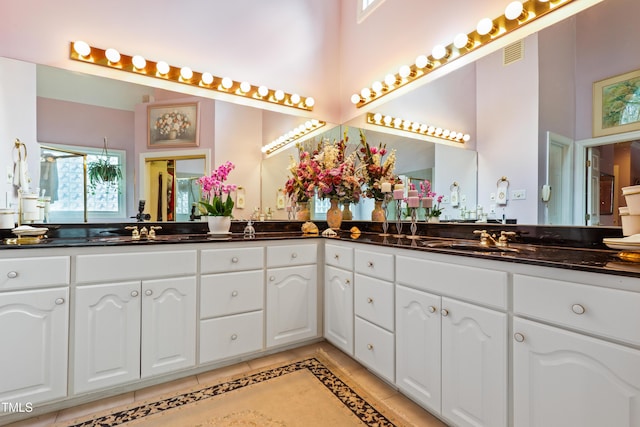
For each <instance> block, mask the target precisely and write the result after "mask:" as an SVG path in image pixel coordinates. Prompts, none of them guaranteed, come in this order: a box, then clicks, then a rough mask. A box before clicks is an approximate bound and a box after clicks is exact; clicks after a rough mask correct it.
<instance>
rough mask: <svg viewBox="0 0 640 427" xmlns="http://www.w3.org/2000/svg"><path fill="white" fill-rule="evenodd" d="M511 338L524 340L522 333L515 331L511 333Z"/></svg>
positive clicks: (519, 340)
mask: <svg viewBox="0 0 640 427" xmlns="http://www.w3.org/2000/svg"><path fill="white" fill-rule="evenodd" d="M513 339H514V340H516V341H518V342H523V341H524V335H522V334H521V333H520V332H516V333H515V334H513Z"/></svg>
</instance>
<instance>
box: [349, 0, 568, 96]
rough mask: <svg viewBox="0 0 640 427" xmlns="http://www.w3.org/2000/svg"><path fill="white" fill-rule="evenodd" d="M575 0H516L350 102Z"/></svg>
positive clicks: (381, 93)
mask: <svg viewBox="0 0 640 427" xmlns="http://www.w3.org/2000/svg"><path fill="white" fill-rule="evenodd" d="M572 1H574V0H550V1H547V0H529V1H526V2H524V3H521V2H519V1H513V2H511V3H509V5H507V7H506V9H505V14H504V15H502V16H499V17H498V18H496V19H493V20H491V19H489V18H485V19H482V20H481V21H480V22H479V23H478V26H477V28H476V30H475V31H472V32H470V33H468V34H464V33H460V34H458V35H457V36H456V37H455V39H454V41H453V43H451V44H449V45H447V46H443V45H437V46H435V47H434V48H433V50H432V52H431V54H430V55H420V56H418V57H417V58H416V60H415V62H414V64H412V65H403V66H402V67H400V69H399V70H398V72H397V73H395V74H388V75H387V76H386V77H385V78H384V80H382V81H377V82H374V83H373V84H372V85H371V86H370V87H365V88H363V89H362V90H361V91H360V93H359V94H358V93H356V94H353V95H352V96H351V102H352V103H353V104H354V105H355V106H356V107H358V108H360V107H363V106H365V105H367V104H369V103H371V102H373V101H375V100H377V99H380V98H382V97H383V96H385V95H387V94H388V93H391V92H393V91H394V90H396V89H399V88H401V87H403V86H405V85H407V84H409V83H411V82H413V81H415V80H417V79H419V78H420V77H423V76H425V75H427V74H429V73H430V72H432V71H434V70H435V69H437V68H439V67H441V66H443V65H444V64H447V63H449V62H451V61H455V60H456V59H458V58H460V57H462V56H464V55H466V54H467V53H469V52H471V51H474V50H476V49H478V48H479V47H481V46H484V45H486V44H488V43H490V42H491V41H493V40H496V39H498V38H500V37H502V36H504V35H505V34H508V33H510V32H511V31H513V30H516V29H517V28H520V27H521V26H522V25H524V24H527V23H529V22H532V21H534V20H536V19H538V18H541V17H543V16H545V15H547V14H549V13H550V12H553V11H554V10H557V9H558V8H559V7H561V6H564V5H566V4H569V3H571V2H572ZM520 5H522V7H520ZM507 15H509V16H508V17H507Z"/></svg>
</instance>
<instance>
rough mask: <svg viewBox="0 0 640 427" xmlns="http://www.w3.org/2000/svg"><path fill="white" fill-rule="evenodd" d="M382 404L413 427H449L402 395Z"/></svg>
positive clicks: (384, 400) (386, 400)
mask: <svg viewBox="0 0 640 427" xmlns="http://www.w3.org/2000/svg"><path fill="white" fill-rule="evenodd" d="M382 402H383V403H384V404H385V405H387V406H388V407H389V408H391V409H392V410H393V411H394V412H396V413H397V414H398V415H400V416H402V417H403V418H404V419H405V420H406V421H408V422H409V423H411V425H413V426H420V427H446V426H447V425H446V424H445V423H443V422H442V421H440V420H439V419H438V418H436V417H435V416H434V415H432V414H431V413H429V412H428V411H425V410H424V409H423V408H422V407H421V406H419V405H418V404H416V403H415V402H413V401H411V400H410V399H408V398H406V397H405V396H403V395H402V394H399V393H398V394H396V395H394V396H391V397H389V398H387V399H383V400H382Z"/></svg>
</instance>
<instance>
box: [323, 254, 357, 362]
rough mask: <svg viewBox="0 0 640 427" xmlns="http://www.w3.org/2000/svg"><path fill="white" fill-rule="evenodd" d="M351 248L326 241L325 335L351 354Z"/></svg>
mask: <svg viewBox="0 0 640 427" xmlns="http://www.w3.org/2000/svg"><path fill="white" fill-rule="evenodd" d="M353 334H354V332H353V249H352V248H350V247H344V246H338V245H333V244H329V243H327V244H325V270H324V337H325V338H326V339H327V341H329V342H331V343H332V344H333V345H335V346H336V347H338V348H339V349H340V350H342V351H344V352H345V353H347V354H348V355H349V356H353Z"/></svg>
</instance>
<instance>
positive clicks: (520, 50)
mask: <svg viewBox="0 0 640 427" xmlns="http://www.w3.org/2000/svg"><path fill="white" fill-rule="evenodd" d="M522 58H524V40H518V41H517V42H515V43H511V44H510V45H509V46H505V48H504V49H502V61H503V65H509V64H513V63H514V62H516V61H519V60H521V59H522Z"/></svg>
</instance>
